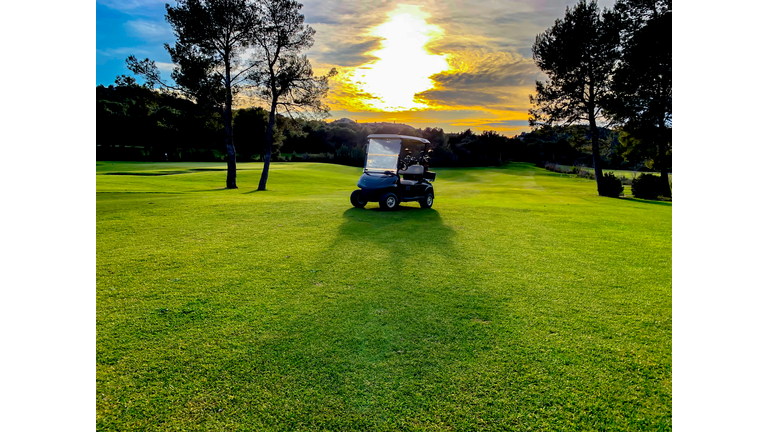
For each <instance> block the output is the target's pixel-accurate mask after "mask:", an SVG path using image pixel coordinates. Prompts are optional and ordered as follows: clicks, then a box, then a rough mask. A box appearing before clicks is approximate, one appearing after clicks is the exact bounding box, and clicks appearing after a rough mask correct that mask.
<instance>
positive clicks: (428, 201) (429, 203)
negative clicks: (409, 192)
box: [419, 192, 435, 208]
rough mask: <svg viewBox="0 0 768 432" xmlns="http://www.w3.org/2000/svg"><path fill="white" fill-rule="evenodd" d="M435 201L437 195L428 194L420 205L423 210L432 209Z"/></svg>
mask: <svg viewBox="0 0 768 432" xmlns="http://www.w3.org/2000/svg"><path fill="white" fill-rule="evenodd" d="M434 201H435V194H433V193H432V192H430V193H428V194H427V196H426V197H424V199H423V200H420V201H419V205H420V206H421V208H432V203H433V202H434Z"/></svg>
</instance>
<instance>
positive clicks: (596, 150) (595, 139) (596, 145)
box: [589, 110, 603, 196]
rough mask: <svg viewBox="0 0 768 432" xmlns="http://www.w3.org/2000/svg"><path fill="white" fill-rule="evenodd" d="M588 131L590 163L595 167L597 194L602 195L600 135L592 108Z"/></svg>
mask: <svg viewBox="0 0 768 432" xmlns="http://www.w3.org/2000/svg"><path fill="white" fill-rule="evenodd" d="M589 132H590V134H591V135H592V163H593V164H594V168H595V181H596V182H597V194H598V195H600V196H603V190H602V189H603V166H602V159H600V135H599V131H598V129H597V120H596V119H595V114H594V110H591V111H590V113H589Z"/></svg>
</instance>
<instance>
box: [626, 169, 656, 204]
mask: <svg viewBox="0 0 768 432" xmlns="http://www.w3.org/2000/svg"><path fill="white" fill-rule="evenodd" d="M661 182H662V180H661V177H659V176H655V175H653V174H640V175H639V176H638V177H637V178H635V179H634V180H632V195H634V196H635V198H642V199H656V198H658V197H659V194H660V193H661Z"/></svg>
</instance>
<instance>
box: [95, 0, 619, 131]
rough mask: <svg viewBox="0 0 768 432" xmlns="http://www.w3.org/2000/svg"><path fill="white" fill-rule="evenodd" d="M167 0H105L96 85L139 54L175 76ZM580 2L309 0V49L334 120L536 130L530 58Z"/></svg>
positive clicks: (101, 0) (535, 72)
mask: <svg viewBox="0 0 768 432" xmlns="http://www.w3.org/2000/svg"><path fill="white" fill-rule="evenodd" d="M165 3H166V0H97V2H96V84H97V85H99V84H103V85H109V84H112V83H114V81H115V78H116V77H117V76H118V75H121V74H127V75H130V72H129V71H128V70H127V69H126V67H125V59H126V57H128V56H129V55H131V54H133V55H135V56H136V57H137V58H139V59H143V58H150V59H152V60H155V62H156V64H157V65H158V68H159V69H160V70H161V72H164V75H165V76H166V77H168V76H169V75H170V71H171V70H172V69H173V64H172V63H171V60H170V56H169V55H168V53H167V52H166V51H165V49H164V48H163V44H164V43H169V44H173V42H174V36H173V33H172V31H171V29H170V26H169V25H168V24H167V23H166V22H165V19H164V15H165ZM575 3H576V0H551V1H550V0H530V1H528V0H526V1H495V0H473V1H463V0H445V1H438V0H412V1H405V2H403V1H369V2H366V1H361V0H338V1H328V0H305V1H304V2H303V4H304V7H303V8H302V13H303V14H304V16H305V22H306V24H308V25H310V26H311V27H312V28H314V29H315V30H316V32H317V33H316V34H315V44H314V46H313V47H312V48H311V49H309V50H307V51H306V52H305V54H307V56H308V57H309V59H310V61H311V63H312V66H313V68H314V70H315V72H316V73H317V74H323V73H326V72H327V71H329V70H330V69H331V68H334V67H335V68H336V69H337V70H338V71H339V74H338V75H337V76H336V77H335V78H334V79H333V81H332V83H331V90H330V92H329V95H328V99H327V100H326V103H327V104H328V105H329V106H330V107H331V112H330V114H331V117H330V120H334V119H340V118H343V117H346V118H349V119H352V120H356V121H359V122H373V121H377V122H397V123H406V124H409V125H411V126H414V127H417V128H426V127H440V128H443V129H444V130H445V131H446V132H459V131H462V130H465V129H468V128H471V129H472V130H474V131H476V132H480V131H483V130H495V131H497V132H499V133H502V134H504V135H507V136H514V135H517V134H519V133H520V132H524V131H528V130H529V128H528V120H527V119H528V109H529V108H530V104H529V101H528V96H529V95H530V94H532V93H534V91H535V81H536V80H537V79H538V80H543V79H545V78H546V77H545V76H544V75H543V74H542V73H541V72H540V71H539V69H538V68H537V67H536V65H535V64H534V63H533V60H532V58H531V45H532V44H533V41H534V38H535V37H536V34H538V33H541V32H543V31H544V30H546V29H547V28H548V27H550V26H552V24H553V23H554V21H555V19H557V18H561V17H563V16H564V15H565V8H566V6H572V5H573V4H575ZM174 4H175V3H174ZM599 4H600V6H602V7H605V6H610V5H612V4H613V1H604V2H600V3H599Z"/></svg>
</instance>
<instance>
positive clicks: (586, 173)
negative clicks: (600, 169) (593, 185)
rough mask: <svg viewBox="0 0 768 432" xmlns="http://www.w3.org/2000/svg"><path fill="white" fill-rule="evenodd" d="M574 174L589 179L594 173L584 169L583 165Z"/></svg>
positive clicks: (592, 177) (593, 176) (593, 177)
mask: <svg viewBox="0 0 768 432" xmlns="http://www.w3.org/2000/svg"><path fill="white" fill-rule="evenodd" d="M576 175H577V176H579V177H582V178H585V179H590V180H594V179H595V173H593V172H592V171H588V170H586V169H584V167H579V171H578V172H577V173H576Z"/></svg>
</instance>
